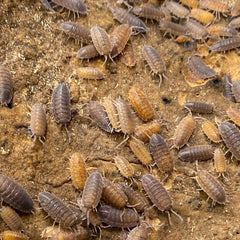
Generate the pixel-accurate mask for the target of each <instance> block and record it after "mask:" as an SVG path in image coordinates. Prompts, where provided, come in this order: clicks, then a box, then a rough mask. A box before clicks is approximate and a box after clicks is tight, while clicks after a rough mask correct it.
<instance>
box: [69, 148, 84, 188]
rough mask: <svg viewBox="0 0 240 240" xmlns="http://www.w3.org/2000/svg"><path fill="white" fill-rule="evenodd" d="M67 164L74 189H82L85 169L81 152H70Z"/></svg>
mask: <svg viewBox="0 0 240 240" xmlns="http://www.w3.org/2000/svg"><path fill="white" fill-rule="evenodd" d="M69 165H70V172H71V179H72V183H73V186H74V187H75V188H76V189H79V190H83V189H84V186H85V182H86V180H87V170H86V165H85V161H84V159H83V157H82V156H81V154H80V153H78V152H76V153H74V154H72V156H71V158H70V161H69Z"/></svg>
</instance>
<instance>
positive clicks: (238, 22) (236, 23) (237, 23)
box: [228, 17, 240, 28]
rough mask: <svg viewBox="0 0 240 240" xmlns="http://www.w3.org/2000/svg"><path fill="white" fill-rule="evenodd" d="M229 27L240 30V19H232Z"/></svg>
mask: <svg viewBox="0 0 240 240" xmlns="http://www.w3.org/2000/svg"><path fill="white" fill-rule="evenodd" d="M228 26H229V27H232V28H240V17H237V18H234V19H232V20H231V21H230V22H229V24H228Z"/></svg>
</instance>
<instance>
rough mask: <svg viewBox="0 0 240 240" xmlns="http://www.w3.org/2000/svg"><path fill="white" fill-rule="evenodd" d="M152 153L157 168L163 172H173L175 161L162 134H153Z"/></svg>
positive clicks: (151, 140) (151, 141)
mask: <svg viewBox="0 0 240 240" xmlns="http://www.w3.org/2000/svg"><path fill="white" fill-rule="evenodd" d="M149 144H150V151H151V154H152V157H153V160H154V161H155V163H156V165H157V167H158V168H159V170H160V171H161V172H164V173H171V172H172V171H173V160H172V157H171V154H170V151H169V148H168V146H167V144H166V142H165V140H164V139H163V137H162V136H161V135H160V134H153V135H152V137H151V138H150V142H149Z"/></svg>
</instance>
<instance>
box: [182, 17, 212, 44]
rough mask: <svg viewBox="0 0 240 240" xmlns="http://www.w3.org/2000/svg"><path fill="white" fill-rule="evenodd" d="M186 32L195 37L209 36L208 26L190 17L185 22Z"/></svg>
mask: <svg viewBox="0 0 240 240" xmlns="http://www.w3.org/2000/svg"><path fill="white" fill-rule="evenodd" d="M184 26H185V28H186V32H187V34H188V35H190V36H191V37H192V38H193V39H196V40H204V39H206V38H207V37H208V36H209V32H208V29H207V27H206V26H204V25H202V24H201V23H199V22H198V21H196V20H194V19H189V20H188V21H186V22H185V24H184Z"/></svg>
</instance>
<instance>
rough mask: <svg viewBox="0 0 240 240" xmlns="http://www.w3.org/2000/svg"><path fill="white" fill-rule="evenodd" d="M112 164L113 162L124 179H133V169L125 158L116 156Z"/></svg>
mask: <svg viewBox="0 0 240 240" xmlns="http://www.w3.org/2000/svg"><path fill="white" fill-rule="evenodd" d="M114 162H115V164H116V166H117V168H118V169H119V171H120V173H121V174H122V175H123V176H124V177H125V178H132V177H133V175H134V169H133V167H132V165H131V164H130V163H129V161H128V160H127V159H126V158H124V157H121V156H116V157H114Z"/></svg>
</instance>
